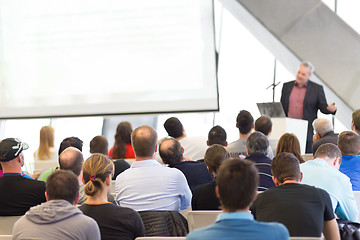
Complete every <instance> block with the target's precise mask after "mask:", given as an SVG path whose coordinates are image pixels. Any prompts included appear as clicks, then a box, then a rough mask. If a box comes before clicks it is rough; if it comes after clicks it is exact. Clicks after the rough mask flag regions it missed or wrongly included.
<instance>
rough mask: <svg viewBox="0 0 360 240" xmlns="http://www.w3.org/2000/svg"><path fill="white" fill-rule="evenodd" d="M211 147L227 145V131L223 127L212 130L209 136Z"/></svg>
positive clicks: (215, 127)
mask: <svg viewBox="0 0 360 240" xmlns="http://www.w3.org/2000/svg"><path fill="white" fill-rule="evenodd" d="M208 141H209V145H210V146H211V145H213V144H220V145H223V146H225V145H226V131H225V129H223V128H222V127H221V126H218V125H217V126H214V127H213V128H211V129H210V131H209V135H208Z"/></svg>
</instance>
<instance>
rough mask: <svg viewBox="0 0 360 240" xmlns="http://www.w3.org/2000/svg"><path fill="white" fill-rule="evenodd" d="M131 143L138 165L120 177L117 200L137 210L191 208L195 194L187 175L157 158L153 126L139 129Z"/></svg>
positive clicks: (116, 187) (117, 181)
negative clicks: (161, 162)
mask: <svg viewBox="0 0 360 240" xmlns="http://www.w3.org/2000/svg"><path fill="white" fill-rule="evenodd" d="M131 141H132V144H133V148H134V152H135V162H133V164H132V165H131V167H130V168H129V169H127V170H125V171H124V172H122V173H120V174H119V175H118V176H117V178H116V183H115V192H116V200H117V201H118V202H119V203H120V206H123V207H129V208H132V209H134V210H135V211H177V212H180V210H183V209H186V208H188V207H189V206H190V202H191V196H192V194H191V191H190V188H189V186H188V184H187V181H186V178H185V176H184V174H183V173H182V172H181V171H180V170H178V169H176V168H168V167H166V166H163V165H161V164H160V163H159V162H158V161H157V160H155V159H154V157H155V150H156V147H157V133H156V131H155V130H154V129H153V128H152V127H149V126H141V127H138V128H136V129H135V130H134V131H133V133H132V135H131Z"/></svg>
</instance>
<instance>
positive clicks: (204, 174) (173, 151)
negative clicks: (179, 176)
mask: <svg viewBox="0 0 360 240" xmlns="http://www.w3.org/2000/svg"><path fill="white" fill-rule="evenodd" d="M159 154H160V157H161V159H162V160H163V161H164V163H165V164H168V165H169V167H171V168H177V169H179V170H180V171H181V172H182V173H183V174H184V175H185V177H186V180H187V183H188V184H189V187H190V190H191V192H193V191H194V190H195V189H196V188H197V187H198V186H200V185H202V184H206V183H209V182H211V180H212V178H211V176H210V174H209V172H208V170H207V168H206V165H205V163H202V162H195V161H186V160H185V159H184V156H183V149H182V147H181V145H180V143H179V141H177V140H176V139H174V138H167V139H164V140H163V141H162V142H161V143H160V145H159Z"/></svg>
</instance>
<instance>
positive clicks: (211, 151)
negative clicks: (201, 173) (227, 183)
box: [191, 144, 230, 210]
mask: <svg viewBox="0 0 360 240" xmlns="http://www.w3.org/2000/svg"><path fill="white" fill-rule="evenodd" d="M229 157H230V155H229V153H228V152H227V151H226V149H225V147H224V146H222V145H219V144H213V145H211V146H210V147H209V148H208V149H207V150H206V153H205V158H204V161H205V164H206V166H207V168H208V171H209V173H210V174H211V175H213V176H214V178H215V179H214V180H213V181H212V182H210V183H208V184H204V185H201V186H199V187H197V188H196V189H195V191H194V192H193V197H192V200H191V208H192V210H220V202H219V199H218V198H217V197H216V194H215V186H216V183H215V180H216V173H217V171H218V169H219V167H220V165H221V164H222V163H223V162H224V161H226V160H227V159H228V158H229Z"/></svg>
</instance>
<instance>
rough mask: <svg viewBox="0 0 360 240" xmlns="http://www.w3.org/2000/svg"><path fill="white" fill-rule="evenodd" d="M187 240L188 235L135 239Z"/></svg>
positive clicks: (136, 239) (137, 239) (138, 239)
mask: <svg viewBox="0 0 360 240" xmlns="http://www.w3.org/2000/svg"><path fill="white" fill-rule="evenodd" d="M155 239H156V240H185V239H186V237H137V238H135V240H155Z"/></svg>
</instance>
